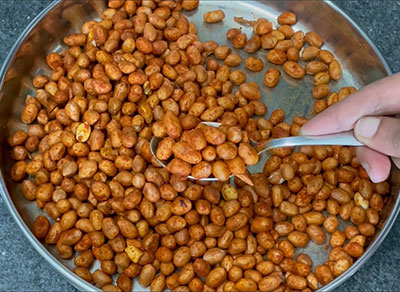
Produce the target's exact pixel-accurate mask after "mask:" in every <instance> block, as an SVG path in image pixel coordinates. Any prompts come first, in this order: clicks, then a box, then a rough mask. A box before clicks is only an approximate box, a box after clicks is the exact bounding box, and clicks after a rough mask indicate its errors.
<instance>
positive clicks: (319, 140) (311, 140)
mask: <svg viewBox="0 0 400 292" xmlns="http://www.w3.org/2000/svg"><path fill="white" fill-rule="evenodd" d="M306 145H307V146H311V145H342V146H363V144H362V143H361V142H359V141H358V140H357V139H356V138H355V137H354V132H353V131H352V130H350V131H347V132H341V133H337V134H329V135H320V136H295V137H287V138H278V139H272V140H270V141H269V142H268V143H266V144H265V145H264V148H263V149H262V150H261V151H260V152H259V153H258V154H261V153H263V152H265V151H268V150H270V149H273V148H278V147H293V146H306Z"/></svg>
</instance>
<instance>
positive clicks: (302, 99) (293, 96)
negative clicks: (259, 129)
mask: <svg viewBox="0 0 400 292" xmlns="http://www.w3.org/2000/svg"><path fill="white" fill-rule="evenodd" d="M105 7H106V5H105V0H81V1H75V0H74V1H56V2H54V3H52V4H51V5H50V6H49V7H48V8H47V9H46V10H44V11H43V12H42V13H41V14H39V15H38V16H37V17H36V18H35V19H34V20H33V21H32V23H31V24H30V25H29V26H28V27H27V28H26V29H25V31H24V32H23V33H22V35H21V37H20V38H19V39H18V40H17V41H16V43H15V45H14V46H13V48H12V50H11V51H10V54H9V56H8V57H7V58H6V60H5V62H4V64H3V66H2V69H1V71H0V78H1V79H0V103H1V107H0V111H1V113H0V139H1V143H0V145H1V152H2V153H3V155H1V163H0V168H1V177H0V191H1V195H2V197H3V200H4V202H5V204H6V206H7V207H8V208H9V210H10V212H11V213H12V215H13V217H14V219H15V220H16V222H17V223H18V225H19V226H20V228H21V230H22V232H23V233H24V234H25V235H26V236H27V238H28V239H29V240H30V242H31V243H32V245H33V246H34V247H35V248H36V249H37V250H38V252H39V253H40V254H41V255H42V256H43V257H44V258H45V260H46V261H48V262H50V263H51V264H52V265H53V267H54V268H55V269H56V270H57V271H59V272H60V273H61V274H62V275H63V276H64V277H66V278H67V279H68V280H69V281H70V282H71V283H72V284H73V285H74V286H75V287H77V288H78V289H79V290H80V291H99V289H98V288H95V287H94V286H92V285H90V284H88V283H86V282H85V281H83V280H81V279H80V278H78V277H77V276H75V275H74V274H73V273H72V272H71V271H70V269H71V268H72V267H73V262H72V261H66V260H63V259H61V258H60V257H59V256H58V255H57V252H56V251H55V248H54V247H50V246H47V245H42V244H41V243H40V242H39V241H37V240H36V239H35V238H34V236H33V235H32V233H31V232H30V227H31V226H32V223H33V220H34V218H35V217H36V216H37V215H38V214H40V213H42V211H41V210H38V209H37V207H36V205H35V204H34V203H32V202H29V201H27V200H25V199H24V198H23V196H22V194H21V190H20V186H19V185H18V184H15V183H13V182H12V181H11V179H10V169H11V165H12V164H13V161H11V158H10V155H9V151H10V148H9V146H8V144H7V142H6V139H7V136H8V135H9V133H12V132H14V131H15V130H16V129H21V128H26V126H25V125H23V124H22V123H20V114H21V111H22V108H23V105H24V100H25V97H26V95H27V94H33V93H34V88H33V86H32V78H33V76H34V75H36V74H37V73H45V74H48V73H49V70H48V68H47V66H46V63H45V56H46V54H48V53H49V52H51V51H61V50H62V49H63V45H62V42H61V41H62V38H63V37H64V36H65V35H66V34H68V33H72V32H77V31H78V30H79V29H80V27H81V25H82V24H83V23H84V22H85V21H86V20H89V19H99V18H100V15H101V12H102V11H103V10H104V9H105ZM214 9H223V10H224V12H225V14H226V18H225V20H224V21H223V22H221V23H217V24H203V23H202V15H203V13H204V12H205V11H208V10H214ZM282 11H293V12H295V13H296V14H297V16H298V23H297V24H296V25H295V29H296V30H297V29H301V30H303V31H310V30H312V31H315V32H317V33H318V34H320V35H321V36H322V37H323V39H324V41H325V47H326V48H328V49H329V50H331V51H333V52H334V53H335V55H336V57H337V59H338V60H339V61H340V62H341V64H342V65H343V69H344V74H343V78H342V79H341V80H340V81H339V82H335V83H332V90H338V89H339V88H341V87H343V86H355V87H357V88H360V87H361V86H363V85H365V84H368V83H370V82H372V81H374V80H376V79H379V78H382V77H384V76H387V75H388V74H390V69H389V67H388V66H387V64H386V62H385V61H384V59H383V58H382V56H381V54H380V53H379V52H378V51H377V49H376V48H375V46H374V45H373V44H372V43H371V42H370V41H369V40H368V38H367V37H366V36H365V34H364V33H363V32H362V31H360V29H359V28H358V27H357V26H356V25H355V24H354V23H353V22H352V21H351V20H350V19H349V18H348V17H347V16H346V15H344V14H343V13H342V12H341V11H340V10H339V9H338V8H337V7H336V6H335V5H333V4H332V3H330V2H323V1H306V0H302V1H288V0H286V1H202V2H201V4H200V7H199V8H198V9H197V10H196V11H192V12H190V13H187V14H186V15H187V16H188V17H189V19H190V21H193V22H194V23H195V24H196V25H197V27H198V31H199V37H200V39H201V40H202V41H206V40H210V39H213V40H216V41H218V42H219V43H220V44H224V43H225V44H228V42H227V40H226V38H225V33H226V31H227V29H228V28H231V27H240V26H241V25H239V24H237V23H235V22H234V20H233V16H242V17H244V18H246V19H248V20H254V19H256V18H258V17H265V18H267V19H269V20H271V21H272V22H273V23H274V24H275V25H276V17H277V16H278V15H279V14H280V13H281V12H282ZM243 31H244V32H246V33H247V34H248V36H250V34H251V29H250V28H248V27H243ZM234 51H236V50H234ZM237 52H238V53H239V54H241V55H242V57H243V51H237ZM254 55H257V56H258V57H260V58H261V59H262V60H264V61H265V68H264V70H266V69H268V68H272V67H275V66H273V65H272V64H270V63H268V62H266V60H265V52H264V51H262V50H261V51H259V52H257V53H256V54H254ZM277 68H278V69H279V67H277ZM240 69H241V70H243V71H244V72H246V74H247V75H248V79H247V80H248V81H256V82H258V83H259V84H260V85H262V79H263V74H260V73H253V72H250V71H248V70H246V69H244V67H243V66H242V67H240ZM260 87H261V88H262V95H263V98H262V101H263V102H264V103H265V104H266V105H267V106H268V108H269V112H272V111H273V110H274V109H276V108H282V109H284V110H285V112H286V114H287V116H286V119H287V120H288V121H291V119H292V118H293V116H295V115H305V116H310V115H311V114H312V102H313V98H312V95H311V90H312V79H311V78H310V76H306V78H304V79H303V80H293V79H291V78H289V77H288V76H287V75H285V74H282V76H281V81H280V83H279V84H278V86H277V87H276V88H274V89H268V88H265V87H262V86H260ZM267 117H268V115H267ZM254 171H259V169H255V170H252V172H254ZM390 183H391V193H392V197H391V200H389V201H388V203H387V205H386V207H385V210H384V212H383V217H382V220H381V222H380V224H379V226H378V230H379V232H378V233H377V235H376V236H375V238H374V239H373V242H372V243H371V244H370V246H369V248H368V249H367V250H366V252H365V254H364V255H363V256H362V257H361V258H360V259H358V260H357V262H356V263H355V264H354V265H353V266H352V267H351V268H350V269H349V270H347V271H346V272H345V273H344V274H343V275H341V276H340V277H339V278H337V279H335V281H333V282H332V283H330V284H329V285H327V286H325V287H323V288H322V289H321V291H328V290H331V289H333V288H334V287H336V286H337V285H339V284H340V283H342V282H343V281H345V280H346V279H348V278H349V277H350V276H351V275H352V274H353V273H355V272H356V271H357V270H358V269H359V268H360V266H361V265H362V264H363V263H364V262H365V261H366V260H367V259H368V258H369V257H370V256H371V255H372V254H373V253H374V251H375V250H376V248H377V247H378V246H379V244H380V243H381V241H382V240H383V239H384V237H385V236H386V234H387V233H388V232H389V230H390V228H391V226H392V224H393V222H394V220H395V218H396V217H397V214H398V212H399V200H398V192H399V188H400V186H399V183H400V174H399V171H398V170H397V169H393V170H392V173H391V177H390ZM302 251H305V252H307V253H309V254H310V256H311V257H312V259H313V262H314V263H315V264H319V263H321V262H323V261H325V260H326V257H327V249H326V247H325V246H316V245H313V244H312V243H310V244H309V246H307V248H306V249H305V250H302ZM96 268H97V266H96V265H95V266H94V267H93V269H96ZM134 290H136V291H142V290H144V289H142V288H141V287H140V286H139V285H138V284H137V283H135V284H134ZM146 290H147V289H146Z"/></svg>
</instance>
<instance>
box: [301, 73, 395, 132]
mask: <svg viewBox="0 0 400 292" xmlns="http://www.w3.org/2000/svg"><path fill="white" fill-rule="evenodd" d="M399 112H400V73H397V74H395V75H392V76H390V77H387V78H384V79H381V80H379V81H376V82H374V83H371V84H370V85H368V86H366V87H364V88H362V89H360V90H359V91H357V92H355V93H353V94H351V95H350V96H349V97H347V98H345V99H343V100H342V101H340V102H338V103H336V104H334V105H332V106H331V107H329V108H328V109H326V110H325V111H323V112H322V113H321V114H319V115H317V116H316V117H315V118H313V119H311V120H310V121H309V122H308V123H307V124H305V125H304V126H303V127H302V129H301V130H300V134H301V135H323V134H330V133H337V132H341V131H347V130H350V129H352V128H353V126H354V124H355V123H356V121H357V120H358V119H359V118H361V117H363V116H367V115H386V114H395V113H399Z"/></svg>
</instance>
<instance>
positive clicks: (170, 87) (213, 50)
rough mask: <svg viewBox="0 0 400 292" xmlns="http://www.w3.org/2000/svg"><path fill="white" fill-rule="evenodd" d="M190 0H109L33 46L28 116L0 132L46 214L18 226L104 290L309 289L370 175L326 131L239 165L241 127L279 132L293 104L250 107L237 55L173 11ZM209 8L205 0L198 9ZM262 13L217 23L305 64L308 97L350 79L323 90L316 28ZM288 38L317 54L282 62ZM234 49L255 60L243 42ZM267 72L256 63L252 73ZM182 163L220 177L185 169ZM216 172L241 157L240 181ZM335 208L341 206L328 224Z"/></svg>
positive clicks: (236, 170)
mask: <svg viewBox="0 0 400 292" xmlns="http://www.w3.org/2000/svg"><path fill="white" fill-rule="evenodd" d="M198 5H199V1H198V0H183V1H176V2H175V1H171V0H165V1H156V0H142V1H136V0H126V1H123V0H109V1H108V8H107V9H106V10H105V11H104V12H103V14H102V20H101V21H100V22H96V21H88V22H86V23H85V24H84V25H83V27H82V32H81V33H77V34H72V35H69V36H67V37H65V38H64V42H65V44H67V45H68V46H69V47H70V48H68V49H67V50H65V51H64V52H62V53H51V54H49V55H48V56H47V59H46V61H47V64H48V66H49V67H50V69H52V72H51V74H49V76H46V75H44V74H40V75H37V76H36V77H35V78H34V79H33V85H34V86H35V87H36V88H37V91H36V97H34V96H28V97H27V98H26V106H25V108H24V110H23V112H22V122H23V123H25V124H29V126H27V130H26V131H24V130H18V131H16V132H15V133H13V134H12V135H11V136H10V137H9V139H8V142H9V145H10V146H11V147H12V151H11V155H12V158H13V159H15V160H17V162H16V163H15V165H14V166H13V168H12V169H11V178H12V179H13V180H14V181H16V182H21V190H22V193H23V195H24V196H25V198H26V199H28V200H31V201H35V202H36V205H37V206H38V208H41V209H43V210H44V212H45V213H46V214H47V216H45V215H40V216H38V217H37V218H36V220H35V221H34V224H33V227H32V232H33V234H34V235H35V236H36V237H37V238H38V239H39V240H42V241H43V242H44V243H45V244H48V245H55V246H56V248H57V251H58V253H59V255H60V257H61V258H63V259H72V258H73V259H74V263H75V265H76V268H74V269H73V272H74V273H75V274H76V275H78V276H79V277H81V278H82V279H84V280H86V281H88V282H89V283H93V284H95V285H96V286H98V287H99V288H101V289H103V290H104V291H126V292H128V291H131V290H132V288H133V279H134V278H136V277H138V282H139V284H140V285H142V286H143V287H148V286H150V290H151V291H163V290H164V289H170V290H172V291H226V292H228V291H313V290H316V289H318V287H319V286H320V285H326V284H328V283H330V282H331V281H333V279H335V278H336V277H338V276H340V275H341V274H342V273H343V272H345V271H346V270H347V269H348V268H349V267H350V266H351V265H352V264H353V262H354V261H355V260H356V259H357V258H359V257H360V256H361V255H362V254H363V253H364V249H365V248H366V247H367V244H368V241H369V240H368V238H371V237H372V236H373V235H374V234H375V228H376V226H377V224H378V223H379V221H380V218H379V212H380V211H381V210H382V208H383V207H384V205H385V202H386V200H387V199H388V196H387V194H388V192H389V185H388V183H386V182H383V183H377V184H376V183H372V182H371V181H370V180H369V178H368V175H367V173H366V172H365V170H364V169H363V168H362V167H361V166H360V163H359V162H358V160H357V159H356V157H355V154H354V150H353V149H352V148H348V147H340V146H316V147H308V146H307V147H302V148H301V149H300V151H299V152H294V151H293V149H291V148H277V149H274V150H271V151H270V154H271V157H270V158H269V159H268V161H267V162H266V164H265V166H264V169H263V172H262V173H256V174H248V173H247V172H246V171H245V165H251V164H254V163H255V162H256V159H257V161H258V157H257V158H256V157H255V156H254V155H253V154H254V153H255V152H254V151H255V150H254V149H253V148H252V147H251V146H250V144H249V142H250V141H255V142H262V141H265V140H268V139H270V138H277V137H286V136H295V135H297V134H298V131H299V129H300V127H301V126H302V125H304V124H305V123H306V121H307V120H306V119H305V118H302V117H295V118H294V119H293V122H292V124H289V123H287V122H285V121H284V120H285V113H284V112H283V111H282V110H281V109H276V110H274V111H273V112H272V113H271V114H270V117H269V119H266V118H265V117H259V118H258V119H256V120H255V119H253V116H254V115H256V116H265V115H266V113H267V108H266V106H265V105H263V104H262V103H261V102H260V101H259V99H260V98H261V92H260V89H259V87H258V85H257V84H256V83H254V82H247V83H246V82H245V81H246V75H245V74H244V73H243V72H241V71H239V70H236V71H232V72H231V70H230V66H237V65H238V64H239V63H240V62H241V59H239V58H240V57H239V58H238V55H237V54H236V55H235V54H234V53H232V52H231V49H230V48H229V47H228V46H219V45H218V44H217V43H216V42H214V41H207V42H203V43H202V42H200V41H199V40H198V38H197V35H196V32H197V29H196V26H195V25H194V23H190V22H189V21H188V20H187V18H186V17H185V16H184V15H183V14H182V13H181V10H182V9H183V10H193V9H196V8H197V7H198ZM224 17H225V14H224V13H223V11H220V10H218V11H211V12H208V13H206V14H205V15H204V21H205V22H207V23H210V25H212V24H211V23H215V22H218V21H221V20H222V19H223V18H224ZM278 22H279V23H280V24H281V26H280V27H279V28H278V29H277V30H272V24H271V23H270V22H269V21H267V20H265V19H260V20H258V21H256V22H255V23H254V32H255V35H254V36H253V37H252V38H251V39H249V41H247V37H246V35H245V34H243V33H241V32H240V30H230V31H229V32H228V34H227V35H228V38H229V39H232V43H233V46H234V47H235V48H240V47H243V48H245V50H246V51H247V52H249V53H252V52H255V51H256V50H257V49H258V48H259V47H260V46H261V47H262V48H264V49H269V52H268V54H267V59H268V60H269V61H271V62H273V63H275V64H278V63H282V64H283V69H284V71H285V72H286V73H287V74H288V75H290V76H292V77H294V78H300V77H303V76H304V74H305V72H306V73H309V74H315V75H314V83H315V85H316V86H315V89H314V91H313V95H314V97H316V98H317V99H318V100H317V102H318V105H317V106H316V112H319V111H320V110H323V108H326V107H327V106H329V105H331V104H333V103H334V102H337V101H338V100H340V99H342V98H345V97H346V96H347V95H349V94H350V93H351V92H353V91H354V90H355V89H354V88H350V87H346V88H343V89H341V90H340V91H339V92H338V93H331V92H330V90H329V87H328V85H327V82H329V80H330V79H333V80H336V79H338V78H339V77H340V72H341V69H340V65H339V63H338V62H337V61H336V60H335V59H334V58H333V55H332V54H331V53H329V52H327V51H324V50H320V49H319V48H320V47H321V45H322V40H321V39H320V37H318V36H317V35H316V34H315V33H307V34H306V35H305V36H304V34H303V33H302V32H296V33H293V29H292V28H291V26H290V25H292V24H294V23H295V22H296V16H295V15H294V14H293V13H288V12H285V13H283V14H282V15H281V16H280V17H279V18H278ZM304 40H305V42H306V43H307V44H308V45H309V46H308V47H307V48H304V49H303V51H302V59H303V60H312V59H314V58H316V57H318V58H319V60H320V61H311V62H310V63H308V65H307V66H306V69H305V70H304V69H303V68H302V67H301V65H299V64H298V63H297V61H298V60H299V57H298V56H299V51H300V49H301V47H302V46H303V43H304ZM212 55H214V57H215V58H216V59H218V60H223V61H224V64H223V65H220V64H219V63H218V61H217V60H216V59H215V58H213V57H212ZM286 59H287V61H286ZM282 60H284V61H282ZM245 64H246V67H247V68H248V69H250V70H252V71H260V70H262V67H263V66H261V63H260V62H259V61H258V60H257V59H256V58H248V59H246V61H245ZM325 71H328V73H327V72H325ZM279 76H280V73H279V71H278V70H277V69H271V70H268V71H267V73H266V75H265V85H267V86H271V87H272V86H275V85H276V84H277V83H278V82H279ZM234 86H239V89H238V90H237V91H235V92H233V90H234ZM325 97H327V101H326V102H325V100H324V98H325ZM321 101H323V103H322V102H321ZM316 104H317V103H316ZM201 121H216V122H220V123H221V124H222V125H221V127H219V128H214V127H204V125H203V126H202V125H199V124H200V122H201ZM153 136H156V137H159V138H163V140H162V142H161V143H163V144H166V145H167V147H165V148H164V150H163V148H162V147H161V146H160V148H159V149H158V151H157V157H158V158H165V159H168V158H169V157H170V156H171V155H174V156H175V158H173V160H172V161H171V162H170V164H169V165H168V168H161V167H159V165H158V164H157V162H156V160H155V159H154V158H153V157H152V155H151V152H150V148H149V141H150V139H151V138H152V137H153ZM199 141H200V142H201V143H200V142H199ZM168 143H169V144H168ZM200 144H201V145H200ZM237 145H238V146H237ZM188 147H191V148H188ZM188 149H189V150H190V151H188ZM193 150H194V151H193ZM217 156H218V159H217ZM232 161H234V162H232ZM192 165H193V167H192ZM199 165H200V166H199ZM190 173H191V174H192V175H193V176H196V177H206V176H208V175H210V174H211V173H212V174H213V175H214V176H215V177H217V178H218V179H220V181H218V182H208V183H198V182H195V181H190V180H187V177H186V176H187V175H188V174H190ZM230 173H233V174H244V173H246V174H247V175H248V176H250V178H251V181H252V182H253V183H254V184H253V186H251V185H249V184H246V183H245V182H244V181H242V180H240V179H239V178H237V177H236V176H235V178H234V182H235V186H233V185H230V184H229V183H228V182H225V181H227V180H228V178H229V174H230ZM49 218H50V220H49ZM339 219H341V220H345V221H349V222H348V223H349V224H348V226H347V227H346V228H345V229H344V230H340V229H339V227H338V224H339ZM327 235H328V236H327ZM310 240H311V241H313V242H314V243H315V244H318V245H326V246H327V247H328V246H329V247H330V251H329V256H328V259H327V260H326V262H324V263H322V264H319V265H316V266H315V264H313V263H312V261H311V259H310V257H309V256H308V255H306V254H298V253H296V248H302V247H305V246H307V244H308V243H309V241H310ZM98 263H99V265H98V267H97V266H96V265H97V264H98ZM95 267H96V268H95ZM113 278H114V279H115V281H113ZM135 289H138V288H137V287H135Z"/></svg>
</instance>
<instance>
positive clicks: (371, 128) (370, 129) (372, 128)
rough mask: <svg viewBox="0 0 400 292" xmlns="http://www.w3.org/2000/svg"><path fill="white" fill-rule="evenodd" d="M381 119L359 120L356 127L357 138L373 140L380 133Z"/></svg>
mask: <svg viewBox="0 0 400 292" xmlns="http://www.w3.org/2000/svg"><path fill="white" fill-rule="evenodd" d="M380 123H381V119H379V118H375V117H365V118H361V119H359V120H358V122H357V124H356V126H355V127H354V132H355V134H356V136H357V137H361V138H366V139H371V138H372V137H374V135H375V134H376V132H377V131H378V128H379V124H380Z"/></svg>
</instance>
